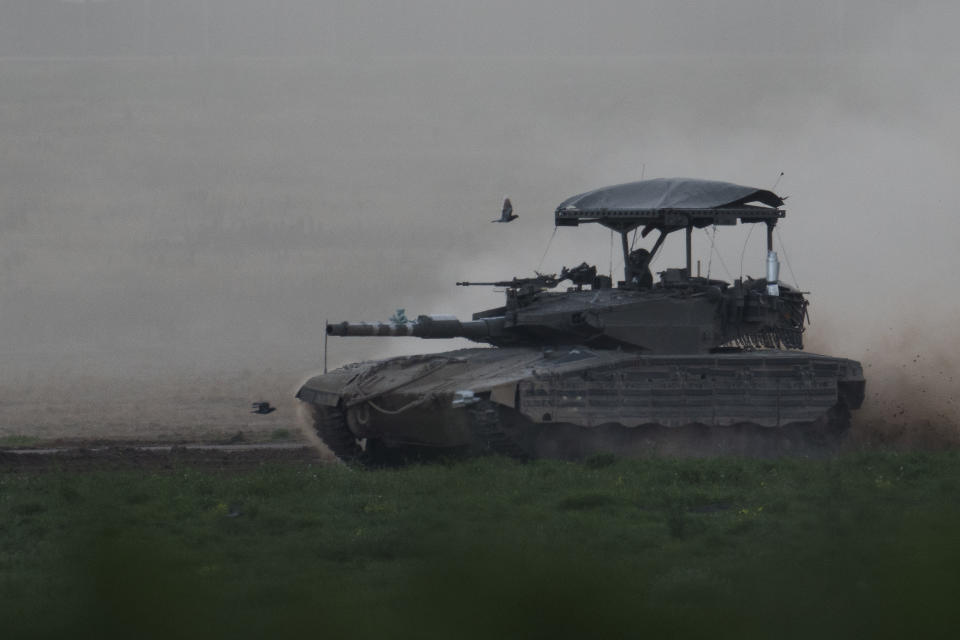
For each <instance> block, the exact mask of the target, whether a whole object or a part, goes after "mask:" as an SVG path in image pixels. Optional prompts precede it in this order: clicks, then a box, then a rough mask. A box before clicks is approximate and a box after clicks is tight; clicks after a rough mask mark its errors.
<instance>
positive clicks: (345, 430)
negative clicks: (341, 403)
mask: <svg viewBox="0 0 960 640" xmlns="http://www.w3.org/2000/svg"><path fill="white" fill-rule="evenodd" d="M313 425H314V429H316V431H317V435H318V436H320V439H321V440H323V444H325V445H327V447H328V448H329V449H330V451H332V452H333V454H334V455H335V456H337V457H338V458H340V459H341V460H343V461H344V462H346V463H348V464H352V463H357V462H362V461H363V449H362V448H361V447H360V444H359V443H358V442H357V438H356V436H354V435H353V432H352V431H350V428H349V427H348V426H347V417H346V416H345V415H344V413H343V411H342V410H341V409H340V407H324V406H317V405H314V422H313Z"/></svg>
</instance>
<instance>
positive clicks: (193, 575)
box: [0, 452, 960, 638]
mask: <svg viewBox="0 0 960 640" xmlns="http://www.w3.org/2000/svg"><path fill="white" fill-rule="evenodd" d="M958 537H960V455H958V453H956V452H952V453H939V454H876V453H874V454H861V455H851V456H845V457H841V458H837V459H833V460H820V461H815V460H802V459H787V460H777V461H760V460H733V459H715V460H669V459H652V460H622V459H616V458H613V457H605V456H599V457H595V458H591V459H589V460H588V461H586V462H585V463H582V464H580V463H578V464H574V463H562V462H547V461H541V462H535V463H529V464H519V463H515V462H512V461H507V460H501V459H480V460H474V461H468V462H464V463H458V464H453V465H432V466H416V467H411V468H406V469H401V470H384V471H374V472H359V471H353V470H351V469H348V468H345V467H342V466H339V465H306V464H303V465H296V466H263V467H260V468H256V469H254V470H253V471H249V472H244V473H232V474H226V473H222V472H217V471H201V470H198V469H195V468H189V467H184V468H177V467H174V468H173V469H170V470H167V471H164V472H163V473H151V474H145V473H136V472H125V471H113V472H106V471H104V472H90V473H66V472H56V471H53V472H51V471H46V472H38V473H8V474H5V475H0V620H2V622H3V628H4V629H5V631H4V636H5V637H11V638H12V637H50V636H61V637H62V636H66V635H71V636H75V635H77V634H78V633H82V634H84V635H87V636H89V637H96V636H104V635H106V636H121V635H122V636H125V637H258V636H259V637H266V636H272V637H282V636H290V637H293V636H298V637H299V636H305V635H308V634H309V635H312V636H314V637H330V638H338V637H426V638H433V637H436V638H441V637H443V638H463V637H467V638H471V637H476V638H490V637H500V636H504V635H506V636H510V637H542V638H554V637H598V638H599V637H641V636H647V637H665V636H667V637H676V636H685V637H688V636H710V637H738V638H744V637H778V638H779V637H794V638H810V637H818V638H823V637H903V636H905V635H908V634H910V635H913V636H916V637H936V636H941V637H945V636H950V637H953V632H954V631H955V629H956V626H957V623H960V614H958V610H960V609H958V607H957V605H956V595H957V593H958V592H960V544H958Z"/></svg>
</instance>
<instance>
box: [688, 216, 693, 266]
mask: <svg viewBox="0 0 960 640" xmlns="http://www.w3.org/2000/svg"><path fill="white" fill-rule="evenodd" d="M692 274H693V225H692V224H688V225H687V277H688V278H689V277H690V276H691V275H692Z"/></svg>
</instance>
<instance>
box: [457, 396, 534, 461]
mask: <svg viewBox="0 0 960 640" xmlns="http://www.w3.org/2000/svg"><path fill="white" fill-rule="evenodd" d="M467 411H468V412H469V414H470V420H469V424H470V430H471V431H472V432H473V436H474V438H475V439H476V440H477V442H478V443H479V445H480V448H481V450H482V451H485V452H487V453H493V454H497V455H501V456H506V457H508V458H514V459H516V460H527V459H529V458H530V455H529V454H528V453H527V452H526V451H524V450H523V448H522V447H520V445H519V444H517V442H516V441H515V440H514V439H513V438H512V437H510V435H509V434H508V433H507V432H506V431H505V430H504V427H503V421H502V420H501V417H500V408H499V406H498V405H496V404H494V403H493V402H490V401H489V400H482V401H480V402H477V403H476V404H473V405H471V406H470V407H468V408H467Z"/></svg>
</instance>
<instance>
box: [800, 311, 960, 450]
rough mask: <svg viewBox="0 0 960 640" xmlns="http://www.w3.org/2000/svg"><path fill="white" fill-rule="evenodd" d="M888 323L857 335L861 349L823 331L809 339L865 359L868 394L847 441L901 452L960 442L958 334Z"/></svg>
mask: <svg viewBox="0 0 960 640" xmlns="http://www.w3.org/2000/svg"><path fill="white" fill-rule="evenodd" d="M889 325H890V326H888V327H886V328H884V329H882V330H878V331H874V332H866V333H865V334H864V335H862V336H857V337H856V342H857V343H858V344H859V345H860V348H859V349H858V348H857V346H858V345H857V344H853V340H852V339H847V340H835V339H830V338H827V339H824V336H823V335H821V336H818V337H817V338H815V339H814V340H809V341H808V348H809V350H810V351H815V352H819V353H828V354H831V355H844V356H847V357H855V358H858V359H859V360H860V361H861V362H862V363H863V367H864V376H865V377H866V379H867V392H866V397H865V399H864V404H863V408H862V409H860V410H859V411H856V412H854V414H853V426H852V429H851V436H850V441H849V445H850V446H851V447H854V448H874V447H883V448H893V449H902V450H905V449H944V448H951V447H957V446H960V401H958V394H957V386H958V383H960V352H958V350H957V348H956V347H957V346H960V332H958V331H957V330H956V329H955V328H944V327H931V326H924V327H918V326H915V325H911V324H909V323H894V322H891V323H889ZM828 333H829V332H828ZM844 347H845V348H844ZM858 352H859V355H858Z"/></svg>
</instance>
